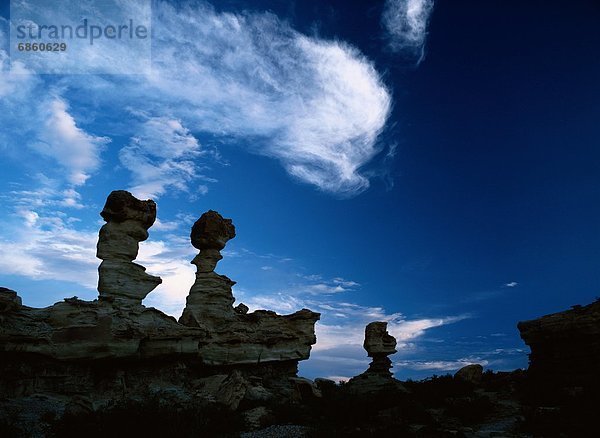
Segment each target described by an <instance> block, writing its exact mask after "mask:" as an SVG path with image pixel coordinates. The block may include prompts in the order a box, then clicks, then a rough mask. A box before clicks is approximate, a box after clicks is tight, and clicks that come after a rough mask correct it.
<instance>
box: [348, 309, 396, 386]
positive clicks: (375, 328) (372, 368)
mask: <svg viewBox="0 0 600 438" xmlns="http://www.w3.org/2000/svg"><path fill="white" fill-rule="evenodd" d="M363 347H364V348H365V350H367V354H368V356H369V357H372V358H373V361H372V362H371V363H370V364H369V369H368V370H367V371H365V372H364V373H362V374H360V375H358V376H356V377H353V378H352V379H350V381H349V382H348V388H349V390H350V391H351V392H354V393H359V394H368V393H377V392H380V391H387V390H392V391H394V390H395V391H400V392H406V389H405V388H404V386H402V384H401V383H400V382H399V381H398V380H396V379H394V378H393V377H392V373H391V372H390V368H392V361H391V360H390V358H389V357H388V356H389V355H391V354H394V353H395V352H396V338H394V337H393V336H392V335H390V334H389V333H388V331H387V322H380V321H376V322H371V323H369V324H368V325H367V326H366V327H365V342H364V344H363Z"/></svg>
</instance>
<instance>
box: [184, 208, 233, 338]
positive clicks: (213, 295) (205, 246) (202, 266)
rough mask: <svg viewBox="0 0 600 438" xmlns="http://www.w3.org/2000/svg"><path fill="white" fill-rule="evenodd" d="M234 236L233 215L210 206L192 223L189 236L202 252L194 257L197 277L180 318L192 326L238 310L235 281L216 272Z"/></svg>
mask: <svg viewBox="0 0 600 438" xmlns="http://www.w3.org/2000/svg"><path fill="white" fill-rule="evenodd" d="M234 237H235V227H234V226H233V224H232V222H231V219H225V218H223V216H221V215H220V214H219V213H217V212H216V211H213V210H209V211H207V212H206V213H204V214H203V215H202V216H200V219H198V220H197V221H196V223H195V224H194V226H193V227H192V232H191V234H190V239H191V241H192V245H193V246H194V247H195V248H197V249H199V250H200V252H199V253H198V255H197V256H196V257H194V259H193V260H192V261H191V263H192V264H193V265H196V281H195V282H194V285H193V286H192V288H191V290H190V294H189V295H188V297H187V304H186V306H185V309H184V311H183V314H182V316H181V318H180V320H179V322H180V323H182V324H184V325H188V326H193V327H200V326H202V322H203V321H205V322H207V321H210V320H214V319H215V318H216V317H217V318H220V319H222V318H224V319H231V318H233V317H234V316H235V314H236V312H235V310H234V309H233V307H232V305H233V303H234V301H235V299H234V298H233V293H232V291H231V287H232V286H233V285H234V284H235V281H232V280H230V279H229V278H227V277H226V276H224V275H219V274H217V273H215V272H214V270H215V268H216V266H217V263H218V262H219V260H221V259H222V258H223V256H222V255H221V250H222V249H223V248H225V244H226V243H227V242H228V241H229V240H230V239H233V238H234Z"/></svg>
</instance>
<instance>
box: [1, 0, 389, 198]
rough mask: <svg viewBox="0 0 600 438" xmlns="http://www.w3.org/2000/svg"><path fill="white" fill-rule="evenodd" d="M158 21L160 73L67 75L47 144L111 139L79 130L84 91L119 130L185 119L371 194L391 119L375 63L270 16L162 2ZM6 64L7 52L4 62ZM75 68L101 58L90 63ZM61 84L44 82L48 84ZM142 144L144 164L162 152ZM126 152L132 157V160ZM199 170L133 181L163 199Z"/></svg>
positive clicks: (79, 172) (299, 173)
mask: <svg viewBox="0 0 600 438" xmlns="http://www.w3.org/2000/svg"><path fill="white" fill-rule="evenodd" d="M49 7H50V5H49ZM49 13H51V14H53V15H52V16H55V15H56V14H58V13H63V14H68V13H69V11H68V10H60V11H57V10H56V9H54V10H53V11H49ZM154 15H155V17H156V20H154V23H153V35H154V37H153V69H152V73H151V74H149V75H138V76H111V77H109V76H102V77H98V76H93V75H85V76H81V75H73V76H64V77H61V78H60V83H61V90H65V93H64V95H63V96H62V97H61V98H60V99H59V100H58V101H56V102H54V103H53V104H52V105H53V116H52V118H53V120H55V121H58V122H60V124H59V126H60V127H61V130H59V131H57V130H56V128H54V127H52V126H45V130H46V131H47V132H45V133H42V134H41V135H42V136H46V137H47V138H48V140H55V139H58V138H65V139H67V140H69V141H68V142H67V144H66V146H65V148H70V145H72V144H74V143H81V144H84V145H85V146H87V150H89V151H95V150H97V148H90V147H89V146H99V145H101V144H102V143H103V139H102V138H100V137H94V136H92V135H91V134H85V133H83V132H82V131H81V130H80V128H77V121H76V120H75V119H74V117H73V116H72V115H70V114H69V113H68V112H67V108H66V107H67V101H70V102H72V101H71V100H70V99H69V97H70V96H71V97H73V96H74V97H77V96H78V95H79V94H80V93H85V95H86V96H87V99H86V102H93V104H94V105H97V106H99V107H103V106H105V107H106V108H110V114H112V119H111V120H110V121H109V122H110V123H111V124H113V125H117V124H119V122H121V124H122V126H121V127H120V128H119V129H121V130H127V129H128V128H129V124H130V119H131V113H130V112H131V111H133V112H136V111H143V112H145V113H146V114H147V115H148V117H150V118H152V119H155V118H159V117H166V118H169V119H170V120H177V121H179V122H180V123H181V125H182V126H185V127H186V128H187V129H189V130H190V131H192V132H194V133H196V132H206V133H210V134H211V135H216V136H226V137H228V138H234V139H235V140H236V142H237V144H239V145H240V146H241V147H243V148H246V149H247V150H249V151H251V152H254V153H258V154H261V155H265V156H268V157H271V158H274V159H276V160H278V161H280V162H281V164H282V165H283V167H284V168H285V169H286V170H287V171H288V173H289V174H290V175H291V176H293V177H294V178H296V179H298V180H300V181H302V182H305V183H309V184H313V185H314V186H316V187H318V188H319V189H321V190H323V191H326V192H330V193H334V194H337V195H340V196H352V195H356V194H357V193H360V192H361V191H363V190H365V189H366V188H367V187H368V186H369V180H368V178H367V177H366V176H365V175H364V173H363V172H362V170H361V169H362V168H363V167H364V166H365V165H367V164H368V163H369V162H370V161H371V159H372V158H373V157H374V156H375V155H376V154H377V153H378V152H379V150H380V148H379V147H378V144H377V141H378V135H379V133H380V132H381V131H382V130H383V128H384V126H385V124H386V121H387V119H388V117H389V114H390V109H391V96H390V93H389V91H388V89H387V87H386V86H385V84H384V83H383V81H382V79H381V76H380V75H379V73H378V72H377V71H376V70H375V67H374V65H373V63H372V62H371V61H369V60H368V59H367V58H365V57H364V56H363V55H362V54H361V53H360V52H359V51H358V50H357V49H355V48H353V47H351V46H350V45H348V44H345V43H343V42H341V41H330V40H324V39H319V38H317V37H309V36H306V35H304V34H301V33H299V32H297V31H296V30H294V29H293V28H291V27H290V26H289V24H287V23H286V22H284V21H281V20H280V19H278V18H277V17H276V16H274V15H272V14H268V13H246V12H245V13H239V14H234V13H218V12H216V11H215V10H214V9H213V8H212V6H210V5H209V4H207V3H202V2H194V3H193V4H187V5H178V6H173V5H172V4H169V3H168V2H164V1H158V2H156V4H155V6H154ZM55 21H58V20H55ZM191 35H193V37H191ZM5 58H6V53H5V52H2V54H1V57H0V61H1V62H3V63H4V62H5ZM78 62H80V63H87V62H89V63H90V64H91V65H92V64H93V63H94V62H95V61H94V57H93V56H89V59H87V58H85V57H83V58H82V59H79V60H78ZM123 62H126V60H124V61H123ZM55 79H56V78H48V77H41V76H36V77H35V80H38V81H40V82H42V83H44V82H51V81H53V80H55ZM11 81H13V82H4V84H3V85H2V86H3V87H4V89H6V90H7V91H6V92H8V91H10V90H13V89H14V88H15V87H18V84H16V83H14V80H12V79H11ZM48 89H49V87H48V84H45V86H44V87H38V88H37V91H36V94H37V95H36V98H37V99H40V97H42V96H44V93H49V91H48ZM1 92H2V93H3V92H4V91H1ZM31 97H32V96H31V95H29V96H24V98H23V99H22V100H28V99H30V98H31ZM21 103H22V102H21ZM90 111H91V109H90ZM108 113H109V112H108V111H106V112H104V114H108ZM77 129H79V131H77ZM68 133H70V134H69V135H67V134H68ZM131 134H132V135H134V136H139V135H140V133H136V132H132V133H131ZM142 134H143V133H142ZM187 135H189V133H187ZM187 135H184V136H187ZM144 138H146V137H144ZM48 143H50V146H46V147H40V148H39V150H40V151H41V152H43V153H47V154H48V155H52V156H53V157H55V158H57V159H60V160H61V164H63V165H65V166H67V167H69V168H72V170H73V174H72V178H73V181H74V182H77V183H79V182H81V181H83V180H85V179H86V178H87V176H89V171H90V170H92V169H93V167H94V166H93V162H94V160H93V158H94V157H95V155H94V154H93V153H90V154H88V155H87V156H83V157H82V156H78V157H77V160H75V158H74V157H71V156H70V155H68V154H63V153H62V149H61V148H59V146H58V145H57V144H56V143H52V142H51V141H48ZM184 144H186V145H187V148H188V151H187V152H191V151H194V150H196V145H195V144H194V142H193V141H190V142H184ZM132 146H133V145H132ZM135 147H136V148H137V150H138V151H137V152H136V153H135V155H136V156H139V155H140V154H141V155H144V156H148V155H152V153H153V152H154V151H155V149H154V148H153V146H152V145H149V146H148V147H149V148H150V149H149V152H146V151H145V150H146V145H145V144H144V142H142V141H140V142H138V143H136V146H135ZM129 152H132V151H131V150H130V149H128V150H126V151H125V152H124V153H123V155H124V156H125V157H124V161H125V163H128V159H127V154H128V153H129ZM179 153H180V154H183V153H184V152H183V151H181V150H180V151H179ZM185 162H186V163H187V160H185ZM77 163H79V164H77ZM177 163H181V162H180V161H177ZM171 164H173V163H171ZM127 167H128V168H129V169H130V170H134V169H132V166H127ZM152 172H155V173H158V175H154V176H153V178H154V179H158V180H161V178H162V177H163V176H164V174H165V172H166V173H167V176H166V177H165V180H163V181H165V184H160V183H157V184H155V185H149V184H150V183H149V182H148V181H146V179H150V176H151V175H153V174H152ZM190 172H192V169H191V168H190V167H189V166H187V164H186V165H185V166H183V168H181V167H177V166H175V167H174V168H173V167H172V166H167V165H165V166H164V167H163V168H160V166H159V167H156V166H155V168H153V169H149V170H148V171H147V172H146V174H147V175H148V178H145V177H144V176H143V175H140V174H139V173H134V175H133V178H134V181H135V180H136V179H137V180H139V187H140V188H142V189H144V190H145V191H147V192H148V193H150V192H152V193H159V192H161V190H164V187H165V186H168V185H173V184H175V183H174V182H173V181H172V178H170V176H169V175H172V174H173V173H174V174H175V175H177V178H178V180H179V182H181V183H182V184H186V183H187V182H189V181H188V178H189V176H190ZM154 179H153V180H154ZM134 184H135V182H134Z"/></svg>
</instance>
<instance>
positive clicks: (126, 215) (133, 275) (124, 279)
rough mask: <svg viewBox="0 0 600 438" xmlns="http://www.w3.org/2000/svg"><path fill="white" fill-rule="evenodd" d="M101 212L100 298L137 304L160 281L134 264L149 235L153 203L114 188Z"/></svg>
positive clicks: (98, 251)
mask: <svg viewBox="0 0 600 438" xmlns="http://www.w3.org/2000/svg"><path fill="white" fill-rule="evenodd" d="M100 215H101V216H102V218H103V219H104V220H105V221H106V224H105V225H104V226H103V227H102V228H101V229H100V233H99V238H98V245H97V252H96V257H98V258H99V259H102V263H101V264H100V267H99V268H98V274H99V280H98V292H99V293H100V300H101V301H108V302H115V303H119V304H121V305H122V304H130V305H140V304H141V303H142V300H143V299H144V298H145V297H146V295H148V294H149V293H150V292H151V291H152V290H154V289H155V288H156V287H157V286H158V285H159V284H160V283H161V282H162V280H161V279H160V278H159V277H155V276H153V275H149V274H147V273H146V268H144V267H143V266H141V265H138V264H137V263H133V260H135V258H136V257H137V255H138V251H139V243H140V242H143V241H144V240H146V239H147V238H148V229H149V228H150V227H151V226H152V224H153V223H154V221H155V220H156V204H155V203H154V201H152V200H148V201H140V200H139V199H137V198H135V197H134V196H133V195H132V194H131V193H129V192H127V191H125V190H117V191H114V192H112V193H111V194H110V195H109V196H108V198H107V200H106V205H105V206H104V209H103V210H102V212H101V213H100Z"/></svg>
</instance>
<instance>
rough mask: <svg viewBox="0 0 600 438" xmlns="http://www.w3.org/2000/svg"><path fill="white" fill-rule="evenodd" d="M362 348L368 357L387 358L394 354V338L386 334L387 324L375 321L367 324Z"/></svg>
mask: <svg viewBox="0 0 600 438" xmlns="http://www.w3.org/2000/svg"><path fill="white" fill-rule="evenodd" d="M363 347H364V349H365V350H367V354H368V355H369V357H374V356H375V355H377V356H381V355H384V356H389V355H390V354H394V353H395V352H396V338H394V337H393V336H392V335H390V334H389V333H388V331H387V322H381V321H375V322H371V323H369V324H367V326H366V327H365V342H364V344H363Z"/></svg>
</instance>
